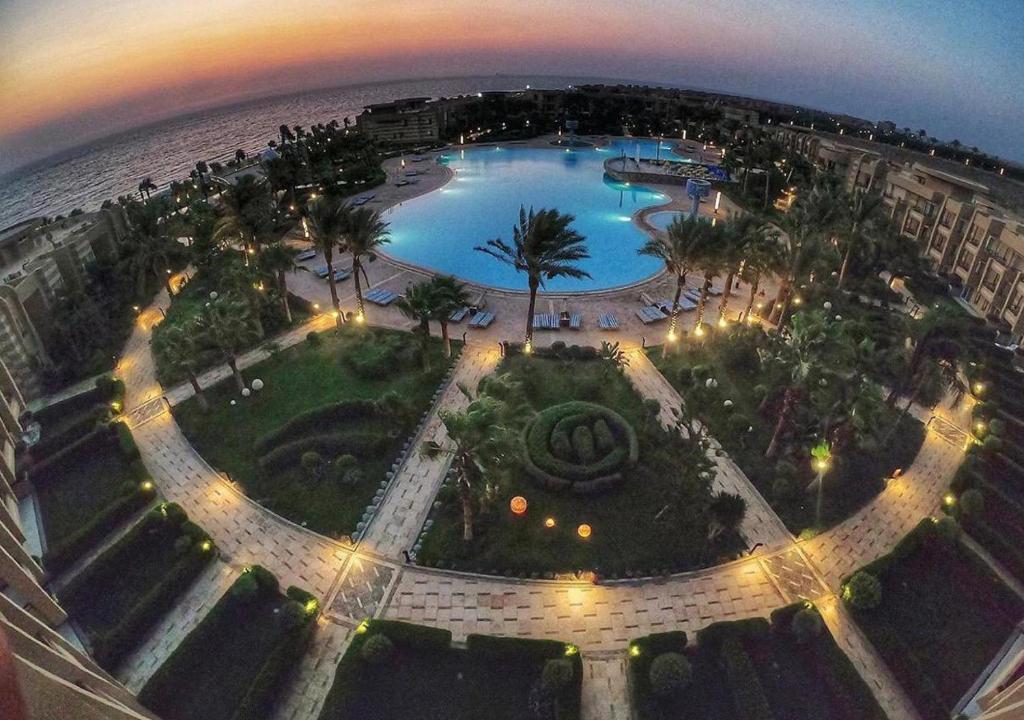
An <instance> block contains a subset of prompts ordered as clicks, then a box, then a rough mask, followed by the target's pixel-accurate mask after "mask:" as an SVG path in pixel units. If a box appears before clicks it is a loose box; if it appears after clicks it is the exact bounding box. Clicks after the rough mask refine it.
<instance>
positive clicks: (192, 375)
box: [153, 325, 210, 412]
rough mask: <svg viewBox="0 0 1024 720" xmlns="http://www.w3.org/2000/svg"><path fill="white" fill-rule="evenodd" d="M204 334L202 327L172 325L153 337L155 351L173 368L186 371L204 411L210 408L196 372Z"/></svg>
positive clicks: (199, 362)
mask: <svg viewBox="0 0 1024 720" xmlns="http://www.w3.org/2000/svg"><path fill="white" fill-rule="evenodd" d="M204 350H205V348H204V347H203V336H202V333H201V328H200V327H193V326H191V325H171V326H168V327H167V328H164V329H163V331H162V332H160V333H157V334H156V335H155V336H154V337H153V352H154V353H156V354H157V355H159V356H160V357H161V359H162V360H163V361H164V362H165V363H166V364H167V365H169V366H170V367H171V368H173V369H175V370H177V371H179V372H182V373H184V374H185V375H186V376H187V377H188V381H189V382H190V383H191V384H192V389H193V390H194V391H195V394H196V402H198V403H199V407H200V409H201V410H203V412H206V411H207V410H209V409H210V404H209V402H208V401H207V400H206V395H205V394H204V393H203V388H202V386H201V385H200V384H199V378H198V377H197V376H196V373H198V372H199V369H200V367H201V360H202V354H203V351H204Z"/></svg>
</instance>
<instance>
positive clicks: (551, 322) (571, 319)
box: [533, 312, 583, 330]
mask: <svg viewBox="0 0 1024 720" xmlns="http://www.w3.org/2000/svg"><path fill="white" fill-rule="evenodd" d="M562 327H567V328H569V329H570V330H579V329H580V328H582V327H583V316H582V315H581V314H580V313H568V312H567V313H564V314H563V315H561V316H559V314H558V313H536V314H535V315H534V316H533V329H534V330H559V329H561V328H562Z"/></svg>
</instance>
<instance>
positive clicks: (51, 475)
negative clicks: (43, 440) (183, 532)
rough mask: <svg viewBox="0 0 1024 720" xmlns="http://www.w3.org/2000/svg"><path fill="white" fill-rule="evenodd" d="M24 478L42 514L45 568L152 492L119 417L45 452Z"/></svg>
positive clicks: (95, 538)
mask: <svg viewBox="0 0 1024 720" xmlns="http://www.w3.org/2000/svg"><path fill="white" fill-rule="evenodd" d="M122 433H123V434H124V435H126V436H127V441H125V440H124V438H123V437H122ZM126 443H127V444H126ZM29 478H30V480H31V481H32V485H33V487H34V488H35V491H36V499H37V501H38V503H39V512H40V514H41V515H42V520H43V532H44V534H45V537H46V544H47V551H46V557H45V562H46V566H47V568H48V569H50V570H58V569H60V568H63V567H65V566H66V565H68V564H69V563H71V562H73V561H74V560H75V559H76V558H77V557H78V556H80V555H81V554H82V553H84V552H85V551H86V550H88V549H89V548H90V547H92V546H93V545H95V544H97V543H98V542H99V541H100V540H101V539H102V538H103V537H104V536H105V535H106V534H107V533H108V532H110V531H111V530H113V529H114V528H115V527H116V526H117V525H118V524H120V523H121V522H123V521H124V520H125V519H127V517H128V516H130V515H131V513H132V512H134V511H135V510H137V509H138V508H140V507H142V506H143V505H145V504H146V503H147V502H149V501H150V500H151V499H152V497H153V495H154V492H155V490H154V487H153V484H152V481H151V480H150V479H149V475H148V474H147V472H146V469H145V467H144V466H143V465H142V462H141V461H140V460H139V459H138V450H137V449H136V448H135V445H134V442H133V441H132V440H131V433H129V432H128V429H127V428H126V427H125V426H123V425H122V424H120V423H118V424H116V425H115V426H114V427H113V428H108V427H106V426H104V427H102V428H101V429H98V430H95V431H93V432H92V433H90V434H88V435H85V436H83V437H81V438H79V439H78V440H77V441H76V442H75V443H73V444H71V445H69V446H67V447H66V448H64V449H63V450H61V451H59V452H57V453H54V454H53V455H51V456H49V457H48V458H46V460H44V461H43V462H40V463H38V464H37V465H35V466H34V467H33V468H32V471H31V472H30V474H29Z"/></svg>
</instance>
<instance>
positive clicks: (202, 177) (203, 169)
mask: <svg viewBox="0 0 1024 720" xmlns="http://www.w3.org/2000/svg"><path fill="white" fill-rule="evenodd" d="M208 172H210V168H209V167H207V165H206V163H205V162H203V161H202V160H200V161H199V162H197V163H196V174H195V177H196V179H198V180H199V189H200V190H201V191H202V193H203V197H204V198H207V199H209V197H210V195H209V193H208V192H207V190H206V173H208Z"/></svg>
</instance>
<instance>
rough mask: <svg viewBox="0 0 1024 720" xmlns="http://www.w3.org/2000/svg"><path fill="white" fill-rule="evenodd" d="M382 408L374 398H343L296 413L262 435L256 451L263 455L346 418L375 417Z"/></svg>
mask: <svg viewBox="0 0 1024 720" xmlns="http://www.w3.org/2000/svg"><path fill="white" fill-rule="evenodd" d="M379 413H380V408H379V406H378V405H377V402H376V401H374V400H342V401H341V402H337V403H331V404H329V405H323V406H321V407H318V408H313V409H312V410H307V411H306V412H303V413H299V414H298V415H295V416H294V417H293V418H292V419H291V420H289V421H288V422H286V423H285V424H284V425H282V426H281V427H279V428H277V429H276V430H272V431H270V432H268V433H267V434H265V435H261V436H260V437H258V438H257V439H256V441H255V442H254V443H253V447H254V449H255V450H256V452H257V453H258V454H260V455H263V454H265V453H267V452H269V451H270V450H271V449H272V448H274V447H276V446H278V445H280V444H281V443H283V442H285V441H288V440H292V439H294V438H296V437H299V436H302V435H306V434H308V433H314V432H316V431H318V430H322V429H323V428H325V427H331V426H333V425H336V424H338V423H339V422H341V421H344V420H353V419H362V418H370V417H375V416H376V415H378V414H379Z"/></svg>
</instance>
